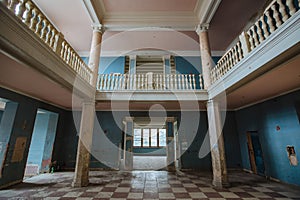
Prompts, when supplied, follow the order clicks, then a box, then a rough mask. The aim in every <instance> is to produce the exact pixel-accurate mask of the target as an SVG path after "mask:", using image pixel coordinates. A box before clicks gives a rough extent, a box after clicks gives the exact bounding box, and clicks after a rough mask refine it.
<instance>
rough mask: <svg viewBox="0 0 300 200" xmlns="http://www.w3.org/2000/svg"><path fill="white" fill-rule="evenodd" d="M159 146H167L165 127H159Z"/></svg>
mask: <svg viewBox="0 0 300 200" xmlns="http://www.w3.org/2000/svg"><path fill="white" fill-rule="evenodd" d="M158 137H159V146H160V147H165V146H167V136H166V129H159V136H158Z"/></svg>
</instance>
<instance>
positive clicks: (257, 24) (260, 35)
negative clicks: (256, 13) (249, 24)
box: [255, 21, 265, 44]
mask: <svg viewBox="0 0 300 200" xmlns="http://www.w3.org/2000/svg"><path fill="white" fill-rule="evenodd" d="M255 26H256V29H257V35H258V40H259V44H260V43H262V42H263V41H264V40H265V37H264V35H263V33H262V29H261V27H260V25H259V21H257V22H256V23H255Z"/></svg>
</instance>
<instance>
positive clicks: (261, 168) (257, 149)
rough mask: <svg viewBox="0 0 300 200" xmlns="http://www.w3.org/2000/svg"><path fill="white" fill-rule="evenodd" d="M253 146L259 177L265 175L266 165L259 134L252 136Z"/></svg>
mask: <svg viewBox="0 0 300 200" xmlns="http://www.w3.org/2000/svg"><path fill="white" fill-rule="evenodd" d="M251 140H252V146H253V151H254V157H255V165H256V170H257V173H258V174H259V175H265V165H264V160H263V153H262V149H261V145H260V142H259V137H258V135H257V134H255V133H254V134H251Z"/></svg>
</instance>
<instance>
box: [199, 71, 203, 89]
mask: <svg viewBox="0 0 300 200" xmlns="http://www.w3.org/2000/svg"><path fill="white" fill-rule="evenodd" d="M199 82H200V89H203V80H202V74H199Z"/></svg>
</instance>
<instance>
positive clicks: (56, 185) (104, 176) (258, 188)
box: [0, 171, 300, 200]
mask: <svg viewBox="0 0 300 200" xmlns="http://www.w3.org/2000/svg"><path fill="white" fill-rule="evenodd" d="M73 175H74V173H72V172H61V173H54V174H42V175H39V176H36V177H32V178H29V179H26V180H25V181H24V183H21V184H18V185H15V186H13V187H10V188H7V189H3V190H0V199H1V200H4V199H5V200H6V199H12V200H13V199H15V200H16V199H22V200H24V199H46V200H58V199H70V200H71V199H74V200H101V199H102V200H104V199H114V200H122V199H123V200H124V199H128V200H129V199H164V200H166V199H181V200H183V199H185V200H196V199H216V200H218V199H220V200H221V199H247V200H252V199H264V200H267V199H278V200H281V199H282V200H283V199H300V187H295V186H289V185H285V184H281V183H276V182H272V181H268V180H266V179H265V178H263V177H260V176H256V175H253V174H248V173H245V172H240V171H235V172H230V173H229V181H230V183H231V187H229V188H225V189H222V190H220V189H215V188H213V187H212V186H211V173H200V172H174V173H170V172H166V171H132V172H124V171H123V172H122V171H120V172H117V171H114V172H110V171H105V172H99V171H97V172H90V182H91V183H90V185H89V186H88V187H84V188H72V187H71V182H72V178H73Z"/></svg>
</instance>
